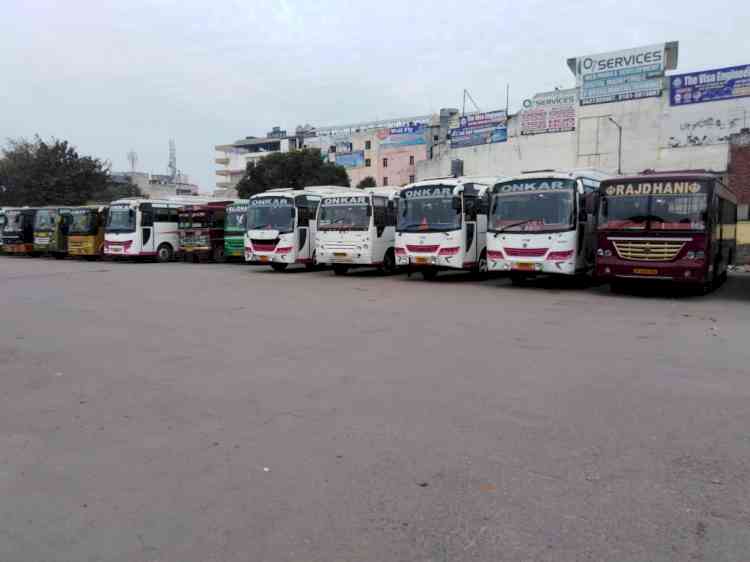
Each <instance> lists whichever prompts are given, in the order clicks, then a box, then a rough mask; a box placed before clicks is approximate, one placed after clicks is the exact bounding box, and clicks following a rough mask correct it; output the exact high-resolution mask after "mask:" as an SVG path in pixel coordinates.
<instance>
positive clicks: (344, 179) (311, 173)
mask: <svg viewBox="0 0 750 562" xmlns="http://www.w3.org/2000/svg"><path fill="white" fill-rule="evenodd" d="M309 185H342V186H346V187H349V185H350V183H349V175H348V174H347V173H346V169H345V168H343V167H342V166H337V165H336V164H332V163H331V162H325V161H324V160H323V158H322V157H321V154H320V150H319V149H317V148H304V149H302V150H293V151H292V152H276V153H274V154H269V155H268V156H266V157H264V158H261V159H260V160H258V161H253V162H248V164H247V169H246V170H245V175H244V176H242V179H241V180H240V182H239V183H238V184H237V193H239V195H240V197H242V198H248V197H250V196H252V195H255V194H256V193H262V192H264V191H266V190H268V189H272V188H276V187H292V188H295V189H301V188H303V187H305V186H309Z"/></svg>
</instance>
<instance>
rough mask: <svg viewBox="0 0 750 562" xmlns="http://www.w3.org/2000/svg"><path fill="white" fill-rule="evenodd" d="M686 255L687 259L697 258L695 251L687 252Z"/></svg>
mask: <svg viewBox="0 0 750 562" xmlns="http://www.w3.org/2000/svg"><path fill="white" fill-rule="evenodd" d="M685 257H686V258H687V259H689V260H694V259H695V252H688V253H687V254H685Z"/></svg>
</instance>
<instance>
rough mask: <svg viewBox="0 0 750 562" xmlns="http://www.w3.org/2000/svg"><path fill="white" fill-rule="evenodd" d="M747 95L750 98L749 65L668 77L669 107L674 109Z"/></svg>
mask: <svg viewBox="0 0 750 562" xmlns="http://www.w3.org/2000/svg"><path fill="white" fill-rule="evenodd" d="M748 96H750V64H745V65H741V66H728V67H725V68H715V69H713V70H702V71H700V72H689V73H687V74H675V75H673V76H670V77H669V105H673V106H674V105H689V104H692V103H703V102H707V101H720V100H731V99H737V98H744V97H748Z"/></svg>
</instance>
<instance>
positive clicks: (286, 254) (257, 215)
mask: <svg viewBox="0 0 750 562" xmlns="http://www.w3.org/2000/svg"><path fill="white" fill-rule="evenodd" d="M340 192H344V193H346V192H351V188H348V187H341V186H315V187H306V188H304V189H291V188H290V189H285V188H282V189H269V190H268V191H264V192H263V193H259V194H257V195H253V196H252V197H251V198H250V201H249V202H248V210H247V220H246V221H245V226H246V227H247V230H246V231H245V261H248V262H251V263H267V264H268V265H270V266H271V267H272V268H273V270H274V271H284V270H285V269H286V268H287V267H289V265H291V264H301V265H304V266H305V267H307V268H308V269H312V268H313V267H314V266H315V232H316V230H317V229H316V218H317V211H318V205H319V204H320V199H321V197H322V196H323V195H328V194H332V193H340Z"/></svg>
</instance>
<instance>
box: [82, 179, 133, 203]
mask: <svg viewBox="0 0 750 562" xmlns="http://www.w3.org/2000/svg"><path fill="white" fill-rule="evenodd" d="M125 197H143V192H142V191H141V190H140V188H139V187H138V186H137V185H135V184H134V183H133V181H132V180H131V179H130V178H129V177H125V178H122V177H116V176H110V178H109V181H108V182H107V184H106V185H105V187H104V189H102V190H101V191H98V192H97V193H96V195H95V196H94V199H93V200H92V201H91V202H92V203H109V202H110V201H116V200H117V199H124V198H125Z"/></svg>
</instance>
